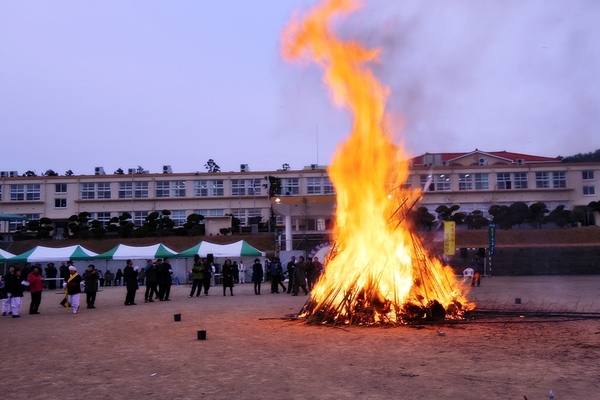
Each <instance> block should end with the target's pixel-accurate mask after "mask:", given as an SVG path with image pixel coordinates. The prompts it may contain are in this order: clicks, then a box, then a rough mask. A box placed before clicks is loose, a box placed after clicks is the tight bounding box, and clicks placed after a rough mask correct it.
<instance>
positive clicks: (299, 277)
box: [292, 256, 308, 296]
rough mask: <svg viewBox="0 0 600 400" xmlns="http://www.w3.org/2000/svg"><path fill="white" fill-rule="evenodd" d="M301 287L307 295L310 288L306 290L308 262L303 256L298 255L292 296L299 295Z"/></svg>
mask: <svg viewBox="0 0 600 400" xmlns="http://www.w3.org/2000/svg"><path fill="white" fill-rule="evenodd" d="M299 288H302V291H303V292H304V295H305V296H306V295H307V294H308V290H306V263H305V262H304V257H302V256H300V257H298V262H297V263H296V269H295V270H294V292H293V294H292V296H298V291H299Z"/></svg>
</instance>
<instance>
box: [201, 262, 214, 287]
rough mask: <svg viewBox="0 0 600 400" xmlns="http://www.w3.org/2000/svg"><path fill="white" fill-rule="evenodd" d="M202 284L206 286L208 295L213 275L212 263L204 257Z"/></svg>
mask: <svg viewBox="0 0 600 400" xmlns="http://www.w3.org/2000/svg"><path fill="white" fill-rule="evenodd" d="M202 267H203V270H202V286H204V295H205V296H208V289H210V280H211V279H212V276H213V267H212V263H210V262H208V260H207V259H206V258H203V259H202Z"/></svg>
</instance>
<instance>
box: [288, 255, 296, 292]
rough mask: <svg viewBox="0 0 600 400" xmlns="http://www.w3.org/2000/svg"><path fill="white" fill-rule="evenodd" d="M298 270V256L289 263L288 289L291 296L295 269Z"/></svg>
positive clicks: (293, 257)
mask: <svg viewBox="0 0 600 400" xmlns="http://www.w3.org/2000/svg"><path fill="white" fill-rule="evenodd" d="M295 268H296V256H292V258H291V259H290V262H289V263H287V273H288V287H287V293H288V294H290V293H291V292H292V288H293V287H294V286H293V285H294V269H295Z"/></svg>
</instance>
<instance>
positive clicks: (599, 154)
mask: <svg viewBox="0 0 600 400" xmlns="http://www.w3.org/2000/svg"><path fill="white" fill-rule="evenodd" d="M561 161H562V162H564V163H565V162H571V163H577V162H598V161H600V149H598V150H596V151H593V152H589V153H583V154H582V153H578V154H575V155H574V156H568V157H563V159H562V160H561Z"/></svg>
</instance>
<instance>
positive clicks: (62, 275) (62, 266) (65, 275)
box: [60, 262, 69, 281]
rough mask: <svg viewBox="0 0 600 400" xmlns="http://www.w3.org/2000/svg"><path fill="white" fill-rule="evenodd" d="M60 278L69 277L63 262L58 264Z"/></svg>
mask: <svg viewBox="0 0 600 400" xmlns="http://www.w3.org/2000/svg"><path fill="white" fill-rule="evenodd" d="M60 279H62V280H63V281H66V280H67V279H69V267H68V266H67V264H66V263H65V262H63V263H62V264H61V265H60Z"/></svg>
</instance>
